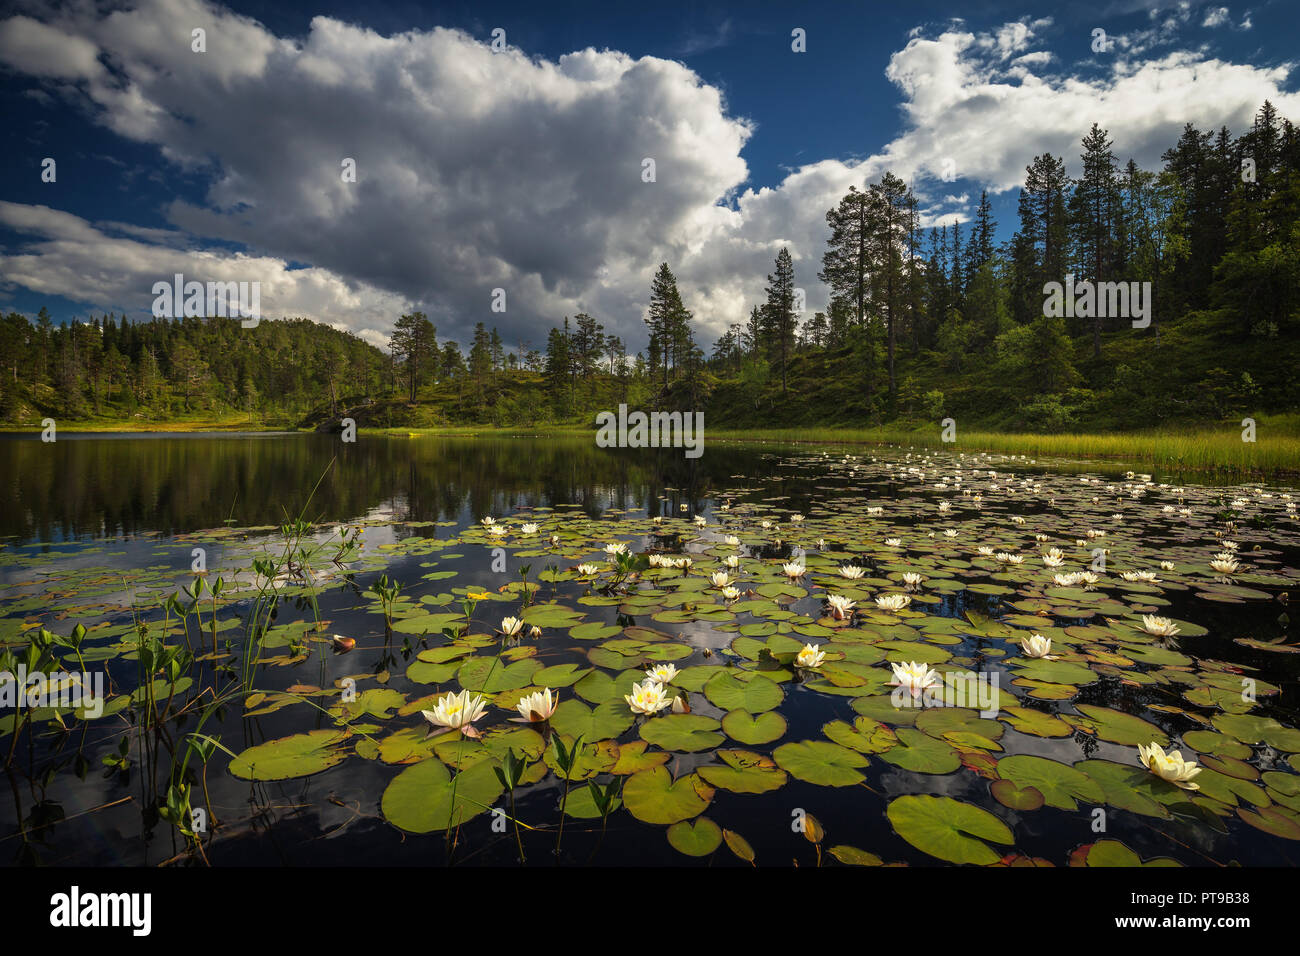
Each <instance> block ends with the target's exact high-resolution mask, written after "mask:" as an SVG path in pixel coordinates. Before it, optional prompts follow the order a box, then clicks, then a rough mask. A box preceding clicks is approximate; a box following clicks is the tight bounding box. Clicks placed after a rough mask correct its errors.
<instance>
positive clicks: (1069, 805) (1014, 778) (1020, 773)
mask: <svg viewBox="0 0 1300 956" xmlns="http://www.w3.org/2000/svg"><path fill="white" fill-rule="evenodd" d="M997 770H998V775H999V776H1001V777H1003V778H1004V779H1006V780H1010V781H1011V782H1012V783H1014V784H1015V785H1016V786H1017V787H1033V788H1034V789H1035V790H1038V791H1039V792H1040V793H1041V794H1042V795H1043V799H1045V800H1046V801H1047V804H1048V806H1052V807H1056V808H1058V809H1060V810H1075V809H1078V804H1077V803H1076V802H1075V801H1076V800H1083V801H1085V802H1086V803H1094V804H1100V803H1105V802H1106V794H1105V792H1104V791H1103V790H1102V788H1101V785H1100V784H1098V783H1097V782H1096V781H1095V780H1093V779H1092V778H1091V777H1089V776H1088V775H1087V774H1085V773H1083V772H1081V771H1079V770H1075V769H1074V768H1073V767H1067V766H1066V765H1065V764H1063V763H1060V762H1059V761H1056V760H1049V759H1047V758H1046V757H1036V756H1034V755H1032V754H1012V755H1011V756H1009V757H1003V758H1002V759H1001V760H999V761H998V766H997Z"/></svg>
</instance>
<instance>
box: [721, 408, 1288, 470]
mask: <svg viewBox="0 0 1300 956" xmlns="http://www.w3.org/2000/svg"><path fill="white" fill-rule="evenodd" d="M1256 421H1257V423H1258V424H1257V430H1256V440H1255V441H1254V442H1243V441H1242V440H1241V427H1240V424H1239V423H1232V424H1224V425H1222V426H1220V427H1217V428H1207V427H1202V428H1188V429H1183V430H1167V431H1162V432H1122V433H1113V434H1087V433H1080V434H1060V435H1034V434H1022V433H1013V432H1007V433H1003V432H990V431H969V432H968V431H961V430H960V429H959V430H958V432H957V441H956V442H955V443H953V444H946V443H945V442H943V440H942V438H941V433H940V429H939V427H938V426H937V425H935V426H924V427H922V428H908V427H905V426H899V425H886V426H882V427H879V428H773V429H745V430H729V429H711V430H709V431H708V432H706V436H705V440H706V441H709V440H713V441H718V440H722V441H782V442H794V443H799V442H817V443H843V444H881V445H886V444H887V445H915V446H920V447H924V448H944V449H948V450H955V451H991V452H1002V453H1005V454H1011V455H1029V456H1031V457H1052V458H1073V459H1092V460H1104V461H1112V462H1116V463H1120V464H1123V463H1129V464H1133V465H1141V466H1145V467H1148V468H1159V469H1161V470H1166V471H1170V472H1174V473H1179V472H1187V473H1198V472H1200V473H1217V474H1232V475H1242V476H1252V475H1253V476H1282V475H1294V474H1300V416H1297V415H1294V414H1292V415H1283V416H1273V417H1272V418H1270V419H1268V420H1267V421H1266V420H1265V419H1264V418H1263V417H1260V418H1257V419H1256Z"/></svg>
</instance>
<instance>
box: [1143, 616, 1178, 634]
mask: <svg viewBox="0 0 1300 956" xmlns="http://www.w3.org/2000/svg"><path fill="white" fill-rule="evenodd" d="M1142 630H1144V631H1146V632H1147V633H1148V634H1150V635H1152V636H1153V637H1173V636H1174V635H1175V634H1177V633H1178V625H1177V624H1175V623H1174V622H1173V621H1171V620H1169V618H1167V617H1157V616H1156V615H1154V614H1143V615H1142Z"/></svg>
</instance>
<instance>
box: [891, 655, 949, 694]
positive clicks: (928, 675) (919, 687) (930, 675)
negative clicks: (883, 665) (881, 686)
mask: <svg viewBox="0 0 1300 956" xmlns="http://www.w3.org/2000/svg"><path fill="white" fill-rule="evenodd" d="M890 667H892V668H893V669H894V679H893V680H892V681H890V682H889V683H888V684H886V685H885V686H886V687H906V688H907V689H908V690H909V691H910V692H911V694H912V696H913V697H920V696H921V694H922V693H923V692H924V691H925V690H926V689H927V688H930V687H933V686H934V685H935V683H937V682H938V680H939V673H938V671H934V670H931V669H930V667H929V666H928V665H926V664H918V663H917V662H916V661H909V662H908V663H906V664H891V665H890Z"/></svg>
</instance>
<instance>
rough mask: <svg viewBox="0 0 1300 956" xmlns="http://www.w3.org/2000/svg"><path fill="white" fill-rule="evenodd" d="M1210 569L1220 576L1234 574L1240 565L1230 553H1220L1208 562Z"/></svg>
mask: <svg viewBox="0 0 1300 956" xmlns="http://www.w3.org/2000/svg"><path fill="white" fill-rule="evenodd" d="M1210 567H1212V568H1213V569H1214V570H1215V571H1218V572H1219V573H1220V574H1235V573H1236V572H1237V569H1238V568H1239V567H1241V565H1240V564H1238V563H1237V559H1236V557H1234V556H1233V554H1232V552H1231V551H1221V552H1219V553H1218V554H1216V555H1215V556H1214V559H1213V560H1212V561H1210Z"/></svg>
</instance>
